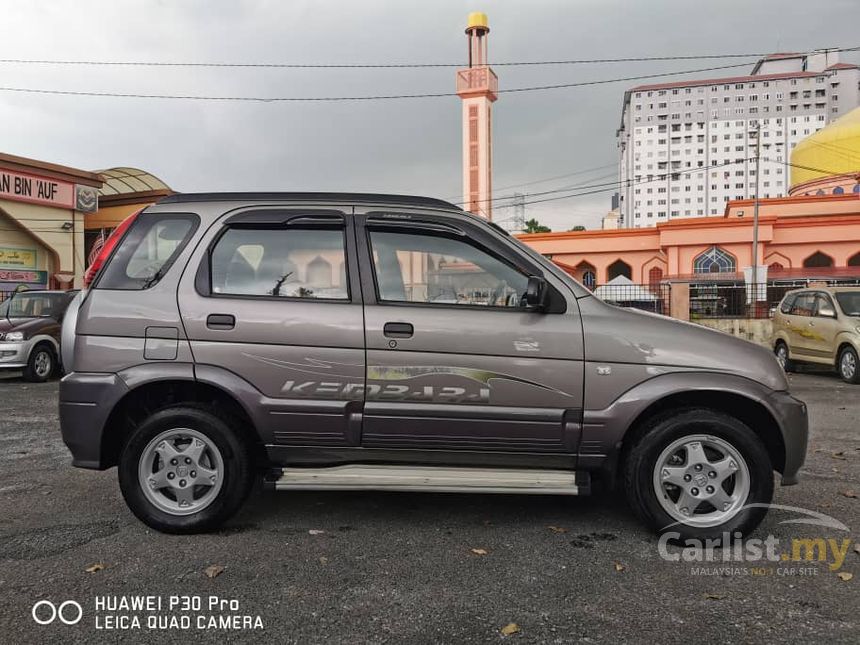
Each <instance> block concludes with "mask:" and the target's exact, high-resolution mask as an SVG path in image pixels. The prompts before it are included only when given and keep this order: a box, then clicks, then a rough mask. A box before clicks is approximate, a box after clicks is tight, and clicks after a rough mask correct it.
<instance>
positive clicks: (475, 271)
mask: <svg viewBox="0 0 860 645" xmlns="http://www.w3.org/2000/svg"><path fill="white" fill-rule="evenodd" d="M370 240H371V247H372V249H373V263H374V269H375V272H376V284H377V292H378V296H379V299H380V300H384V301H391V302H415V303H429V304H438V305H446V306H450V305H479V306H485V307H519V306H520V300H521V298H522V296H523V294H524V293H525V290H526V286H527V284H528V276H526V275H525V274H523V273H521V272H520V271H518V270H516V269H514V268H513V267H511V266H510V265H508V264H506V263H505V262H503V261H501V260H499V259H498V258H496V257H494V256H493V255H490V254H489V253H488V252H486V251H484V250H482V249H479V248H478V247H476V246H473V245H472V244H470V243H468V242H466V241H463V240H459V239H453V238H450V237H446V236H443V235H428V234H415V233H392V232H384V231H372V232H371V234H370Z"/></svg>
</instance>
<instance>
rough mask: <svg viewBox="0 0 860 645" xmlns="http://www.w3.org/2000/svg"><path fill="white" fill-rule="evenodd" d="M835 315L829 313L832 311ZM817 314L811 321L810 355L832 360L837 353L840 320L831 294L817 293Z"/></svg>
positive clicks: (823, 359) (808, 350)
mask: <svg viewBox="0 0 860 645" xmlns="http://www.w3.org/2000/svg"><path fill="white" fill-rule="evenodd" d="M831 312H832V314H833V315H827V314H829V313H831ZM814 313H815V315H814V317H813V319H812V320H811V321H810V330H811V332H812V333H811V335H810V337H809V341H808V346H807V347H808V349H807V352H808V355H809V356H811V357H813V358H817V359H819V360H822V361H827V360H832V359H834V358H835V353H836V334H837V333H838V332H839V321H838V320H837V319H836V306H835V305H834V304H833V300H832V298H831V297H830V295H829V294H827V293H824V292H822V291H819V292H818V293H817V294H816V295H815V312H814Z"/></svg>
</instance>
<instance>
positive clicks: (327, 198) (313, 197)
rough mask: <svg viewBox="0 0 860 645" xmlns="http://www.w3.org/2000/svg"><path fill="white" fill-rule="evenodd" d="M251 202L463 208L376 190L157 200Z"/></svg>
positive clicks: (178, 196)
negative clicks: (347, 203)
mask: <svg viewBox="0 0 860 645" xmlns="http://www.w3.org/2000/svg"><path fill="white" fill-rule="evenodd" d="M205 201H219V202H250V201H293V202H295V201H320V202H355V203H361V204H389V205H392V206H423V207H426V208H444V209H445V210H457V211H460V210H462V209H461V208H460V207H459V206H455V205H454V204H452V203H450V202H446V201H445V200H443V199H436V198H434V197H416V196H413V195H385V194H375V193H291V192H259V193H256V192H248V193H176V194H174V195H169V196H167V197H165V198H164V199H161V200H160V201H159V204H184V203H189V202H205Z"/></svg>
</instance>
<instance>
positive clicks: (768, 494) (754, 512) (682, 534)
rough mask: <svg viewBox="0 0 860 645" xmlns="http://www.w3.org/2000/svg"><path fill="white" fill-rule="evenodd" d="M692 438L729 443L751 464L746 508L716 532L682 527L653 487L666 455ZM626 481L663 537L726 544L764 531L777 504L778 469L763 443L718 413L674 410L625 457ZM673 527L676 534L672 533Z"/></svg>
mask: <svg viewBox="0 0 860 645" xmlns="http://www.w3.org/2000/svg"><path fill="white" fill-rule="evenodd" d="M689 435H711V436H714V437H717V438H718V439H722V440H723V441H725V442H727V443H729V444H730V445H731V446H732V447H733V448H734V449H735V450H737V451H738V452H739V453H740V455H741V457H743V459H744V461H746V463H747V467H748V469H749V476H750V488H749V494H748V496H747V499H746V501H745V502H744V504H743V508H742V509H741V510H740V511H739V512H737V513H736V514H735V515H733V516H732V517H730V518H729V519H728V520H727V521H726V522H724V523H722V524H719V525H717V526H711V527H696V526H688V525H685V524H681V523H678V521H677V520H676V519H675V518H673V517H672V516H671V515H669V514H668V513H667V512H666V510H665V509H664V508H663V507H662V506H661V504H660V502H659V501H658V499H657V492H656V491H655V487H654V484H653V475H654V468H655V467H656V465H657V459H658V458H659V456H660V454H661V453H662V452H663V450H664V449H666V447H667V446H669V445H670V444H671V443H672V442H673V441H675V440H677V439H680V438H682V437H684V436H689ZM623 459H624V463H623V466H622V467H623V481H624V487H625V492H626V495H627V500H628V503H629V504H630V507H631V508H632V510H633V512H634V513H635V514H636V515H637V516H638V517H639V518H640V519H641V520H642V521H643V522H645V523H646V524H647V525H648V526H650V527H651V528H653V529H654V530H656V531H658V532H662V530H663V529H666V530H669V531H672V532H677V533H678V534H679V537H678V539H680V540H685V539H688V538H695V539H699V540H703V539H720V538H722V537H723V534H724V533H726V532H728V533H729V535H730V539H731V538H734V537H735V534H736V532H739V533H740V534H742V535H747V534H748V533H749V532H751V531H752V530H753V529H755V528H756V526H758V524H759V522H761V520H762V518H763V517H764V516H765V514H766V512H767V507H762V506H756V507H753V508H750V507H749V505H750V504H769V503H770V502H771V500H772V499H773V467H772V464H771V460H770V456H769V455H768V453H767V450H766V448H765V446H764V444H763V443H762V441H761V439H759V438H758V436H756V434H755V433H754V432H753V431H752V430H751V429H750V428H749V427H748V426H747V425H745V424H744V423H742V422H741V421H739V420H738V419H736V418H734V417H731V416H729V415H727V414H724V413H722V412H718V411H716V410H710V409H707V408H685V409H681V410H673V411H670V412H667V413H664V414H662V415H659V416H657V417H655V418H654V419H652V420H651V421H650V422H649V423H648V424H647V425H646V426H644V427H642V428H641V429H640V430H639V431H638V432H637V435H636V436H635V437H634V438H633V440H632V444H631V445H630V446H629V447H628V448H627V449H626V450H625V452H624V455H623ZM668 527H670V528H668Z"/></svg>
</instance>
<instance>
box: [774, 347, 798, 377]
mask: <svg viewBox="0 0 860 645" xmlns="http://www.w3.org/2000/svg"><path fill="white" fill-rule="evenodd" d="M773 353H774V354H775V355H776V360H777V361H778V362H779V364H780V365H782V369H783V370H785V371H786V372H793V371H794V361H792V360H791V359H790V358H789V357H788V345H786V344H785V343H784V342H782V341H779V342H777V344H776V347H774V350H773Z"/></svg>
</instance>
